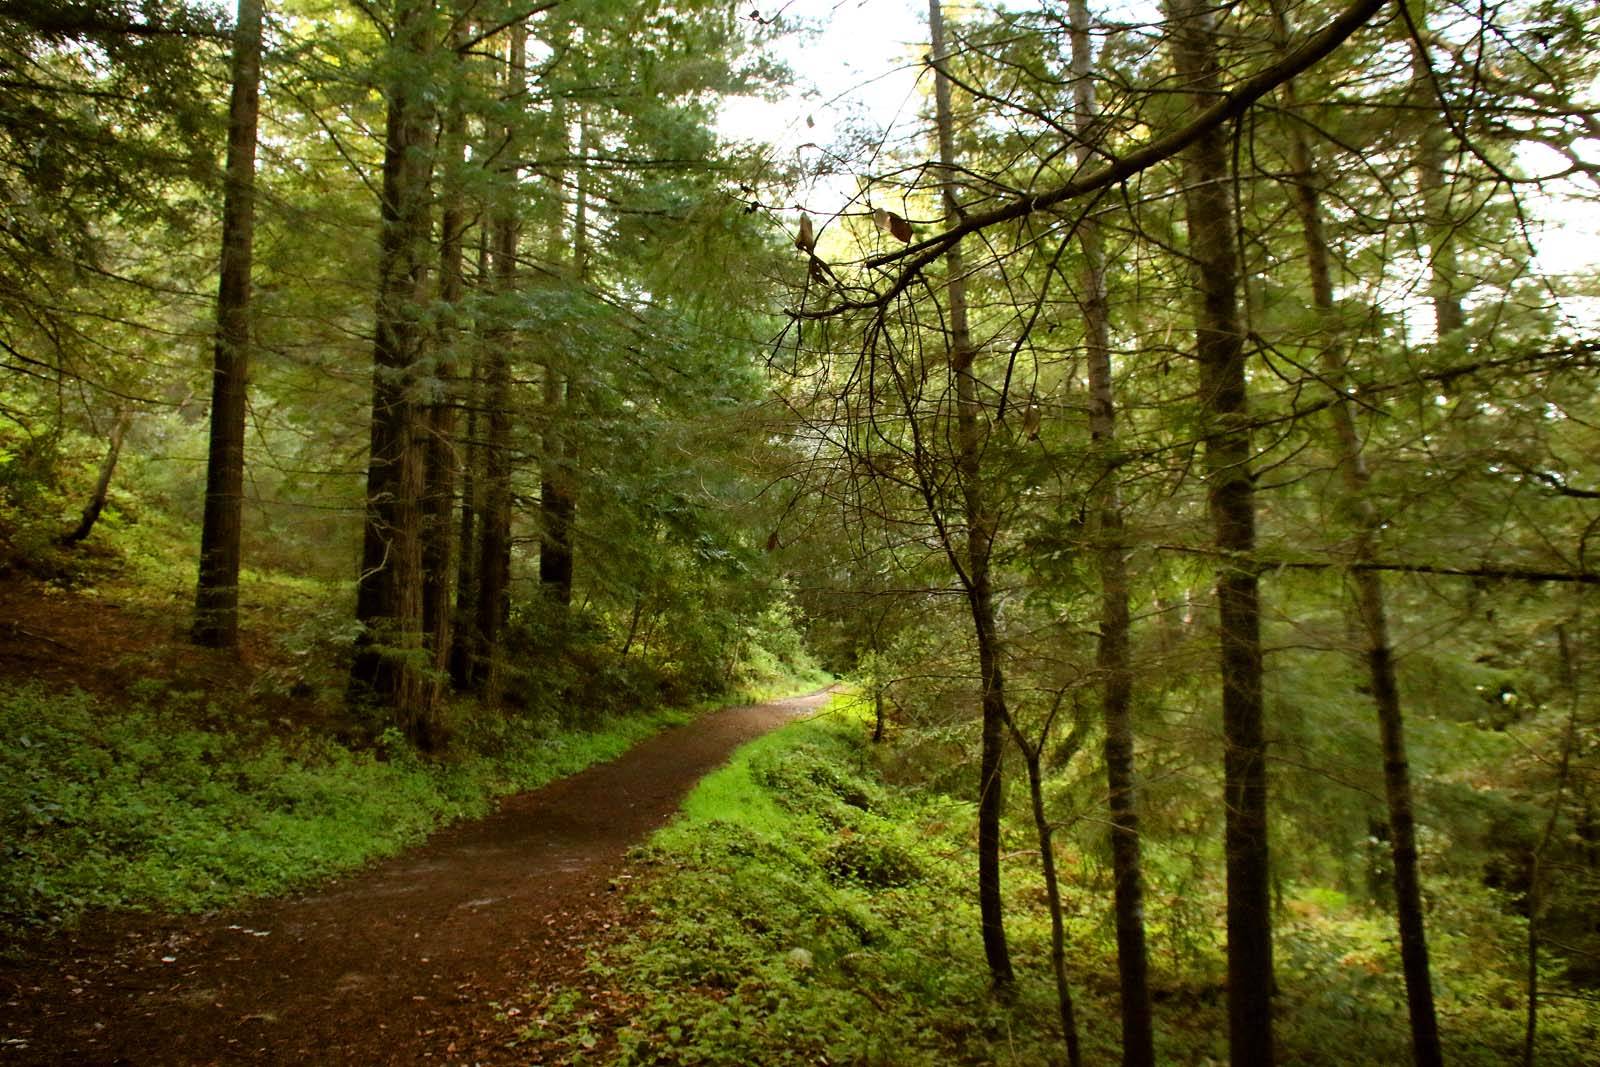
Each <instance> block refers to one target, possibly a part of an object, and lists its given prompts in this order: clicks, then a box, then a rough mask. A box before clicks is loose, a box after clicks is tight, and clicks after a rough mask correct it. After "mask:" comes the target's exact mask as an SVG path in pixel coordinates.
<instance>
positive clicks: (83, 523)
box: [56, 410, 133, 546]
mask: <svg viewBox="0 0 1600 1067" xmlns="http://www.w3.org/2000/svg"><path fill="white" fill-rule="evenodd" d="M132 422H133V415H132V414H131V413H130V412H128V411H126V410H123V411H119V412H117V421H116V422H115V423H113V424H112V426H111V437H110V439H109V440H108V441H107V442H106V458H105V459H103V460H101V461H100V473H99V475H98V476H97V477H96V478H95V480H94V492H92V493H90V494H89V502H88V503H87V504H85V505H84V506H83V512H82V514H80V515H79V516H78V525H76V526H74V527H73V528H72V529H70V530H68V531H67V532H66V533H64V534H62V535H61V536H60V537H58V538H56V544H58V545H62V546H71V545H75V544H77V543H79V542H80V541H82V540H83V539H84V538H86V537H88V536H89V534H90V532H91V531H92V530H93V529H94V524H95V523H97V522H99V521H100V513H101V512H102V511H104V510H105V508H106V496H107V494H109V493H110V492H111V476H112V475H114V474H115V473H116V472H117V460H118V459H119V458H120V457H121V456H122V439H123V438H124V437H126V436H127V435H128V427H129V426H130V425H131V424H132Z"/></svg>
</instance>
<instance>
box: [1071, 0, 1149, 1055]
mask: <svg viewBox="0 0 1600 1067" xmlns="http://www.w3.org/2000/svg"><path fill="white" fill-rule="evenodd" d="M1068 10H1069V17H1070V18H1071V23H1072V26H1071V33H1072V77H1073V103H1074V127H1075V131H1076V133H1077V134H1078V147H1077V150H1076V155H1077V160H1078V165H1079V166H1080V167H1083V166H1087V165H1088V162H1089V159H1090V156H1091V153H1092V145H1094V143H1095V142H1096V141H1097V140H1098V133H1097V120H1098V118H1099V104H1098V102H1097V100H1096V99H1095V89H1094V79H1093V77H1092V75H1091V64H1092V60H1093V56H1092V52H1091V49H1092V46H1091V44H1090V41H1089V5H1088V3H1087V2H1086V0H1071V2H1070V4H1069V6H1068ZM1078 241H1079V244H1080V246H1081V247H1082V249H1083V258H1084V264H1085V266H1084V273H1085V275H1086V277H1085V278H1084V283H1083V291H1084V293H1085V298H1084V300H1083V302H1082V309H1083V323H1084V348H1085V355H1086V361H1087V363H1088V373H1089V434H1090V438H1091V440H1092V441H1093V442H1094V448H1095V451H1096V453H1097V455H1098V456H1099V461H1100V462H1099V482H1098V485H1099V491H1098V496H1099V500H1098V501H1097V502H1096V506H1095V511H1096V525H1097V527H1098V529H1097V531H1096V532H1097V535H1098V538H1097V539H1098V546H1097V548H1096V552H1095V555H1096V563H1097V564H1098V566H1099V570H1100V641H1099V648H1098V651H1097V655H1096V667H1097V668H1098V670H1099V672H1100V684H1101V706H1102V710H1103V714H1104V719H1105V748H1104V752H1105V764H1106V787H1107V792H1106V796H1107V806H1108V809H1109V813H1110V824H1111V869H1112V876H1113V881H1114V893H1113V895H1114V908H1115V913H1116V929H1117V971H1118V979H1119V984H1120V990H1121V996H1122V1062H1123V1064H1124V1065H1126V1067H1151V1065H1153V1064H1154V1063H1155V1037H1154V1030H1153V1021H1152V1018H1151V1006H1150V963H1149V955H1148V952H1147V949H1146V947H1145V936H1144V872H1143V865H1142V859H1141V856H1140V847H1139V814H1138V812H1139V809H1138V798H1137V792H1136V790H1137V778H1136V775H1135V770H1134V740H1133V718H1132V706H1133V669H1132V667H1131V665H1130V662H1129V651H1128V632H1129V628H1130V627H1129V612H1128V597H1129V591H1128V559H1127V545H1126V542H1125V539H1124V535H1123V522H1122V501H1121V498H1120V494H1119V492H1118V488H1117V480H1118V478H1119V477H1120V476H1121V475H1120V470H1119V468H1120V460H1119V458H1118V456H1117V441H1116V399H1115V394H1114V390H1113V387H1112V381H1111V341H1110V314H1109V308H1108V306H1107V297H1106V262H1105V260H1106V254H1105V239H1104V236H1103V235H1102V234H1101V232H1100V226H1099V224H1098V223H1096V222H1095V220H1094V219H1093V218H1085V219H1083V221H1082V222H1080V223H1079V225H1078Z"/></svg>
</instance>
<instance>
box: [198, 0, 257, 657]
mask: <svg viewBox="0 0 1600 1067" xmlns="http://www.w3.org/2000/svg"><path fill="white" fill-rule="evenodd" d="M261 9H262V0H239V16H238V18H239V21H238V25H237V26H235V27H234V31H233V95H232V98H231V100H230V102H229V104H228V159H227V163H226V168H227V169H226V172H225V177H224V185H223V198H222V263H221V280H220V281H219V282H218V285H217V340H216V345H215V348H214V352H213V356H212V359H213V370H212V374H211V441H210V448H209V453H208V455H207V459H206V502H205V515H204V518H203V519H202V520H201V525H200V576H199V581H198V582H197V583H196V586H195V604H194V626H193V629H192V630H191V631H190V636H191V637H192V638H193V639H194V642H195V643H196V644H199V645H205V646H207V647H210V648H232V647H233V646H235V645H237V644H238V643H239V564H240V550H239V537H240V534H241V526H242V516H243V511H244V423H245V404H246V399H247V393H248V381H249V373H250V259H251V248H252V243H253V239H254V236H255V185H256V119H257V116H258V115H259V113H260V86H261V17H262V10H261Z"/></svg>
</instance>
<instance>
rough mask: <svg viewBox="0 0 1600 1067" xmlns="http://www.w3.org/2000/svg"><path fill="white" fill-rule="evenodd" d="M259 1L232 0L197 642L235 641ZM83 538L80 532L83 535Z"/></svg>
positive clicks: (258, 73)
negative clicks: (235, 9)
mask: <svg viewBox="0 0 1600 1067" xmlns="http://www.w3.org/2000/svg"><path fill="white" fill-rule="evenodd" d="M261 18H262V0H239V14H238V25H237V26H235V27H234V31H233V94H232V98H231V100H230V102H229V104H228V159H227V163H226V168H227V169H226V172H225V177H224V180H223V181H224V185H223V201H222V262H221V270H220V273H221V279H220V281H219V282H218V285H217V339H216V345H215V347H214V351H213V356H212V360H213V370H212V374H211V440H210V445H209V452H208V455H207V460H206V501H205V514H204V517H203V518H202V520H201V524H200V575H199V580H198V581H197V583H196V585H195V605H194V626H193V628H192V629H191V631H190V636H191V637H192V638H193V640H194V642H195V643H196V644H198V645H205V646H207V647H210V648H232V647H234V646H235V645H237V644H238V643H239V565H240V548H239V538H240V535H241V533H242V526H243V522H242V516H243V512H244V424H245V408H246V401H247V396H248V391H249V373H250V260H251V249H252V242H253V239H254V236H255V179H256V120H257V117H258V115H259V113H260V86H261ZM85 533H87V531H85Z"/></svg>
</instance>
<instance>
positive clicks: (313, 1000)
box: [0, 693, 827, 1065]
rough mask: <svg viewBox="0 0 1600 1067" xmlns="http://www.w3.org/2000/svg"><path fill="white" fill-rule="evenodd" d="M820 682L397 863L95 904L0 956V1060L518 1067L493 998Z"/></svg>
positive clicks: (539, 986)
mask: <svg viewBox="0 0 1600 1067" xmlns="http://www.w3.org/2000/svg"><path fill="white" fill-rule="evenodd" d="M826 699H827V694H826V693H821V694H813V695H811V696H806V697H793V698H789V699H787V700H779V701H774V702H772V703H769V704H760V705H755V706H752V707H740V708H728V709H725V710H722V711H719V712H715V713H712V714H710V715H707V716H705V717H704V718H701V719H699V720H697V721H696V722H693V723H690V724H689V725H687V726H681V727H678V728H676V729H673V730H669V731H667V732H664V733H662V734H659V735H657V736H656V737H654V738H651V739H650V740H648V741H645V742H643V743H641V744H640V745H638V746H637V747H635V748H634V749H632V750H631V751H629V752H628V753H627V754H625V755H624V756H622V757H621V758H620V759H617V760H615V761H613V762H611V763H608V764H604V765H602V766H599V767H593V768H591V769H589V770H587V771H585V772H583V773H581V774H578V775H574V776H573V777H571V778H567V779H564V780H562V781H559V782H555V783H553V784H551V785H549V786H547V787H545V788H544V789H541V790H538V791H537V792H534V793H528V794H524V795H522V796H519V797H514V798H512V799H510V800H508V801H506V802H505V803H504V804H503V805H502V806H501V808H500V810H499V811H498V812H497V813H496V814H494V815H491V816H490V817H488V818H486V819H483V820H480V821H478V822H474V823H467V824H461V825H457V826H454V827H451V828H449V829H446V830H444V831H442V832H440V833H439V834H437V835H435V836H434V838H433V839H432V840H430V841H429V842H428V843H426V844H425V845H423V846H421V847H420V848H417V849H415V850H413V851H412V852H410V853H407V854H406V855H404V856H401V857H398V858H396V859H394V860H391V861H388V862H386V863H383V864H380V865H378V866H375V867H373V868H371V869H369V870H367V871H365V872H363V873H360V874H358V875H354V876H351V877H347V878H345V879H342V880H340V881H337V882H334V883H333V884H330V885H328V886H326V887H324V888H323V889H322V890H320V891H319V892H316V893H313V894H310V895H306V896H302V897H298V898H293V899H286V900H273V901H268V902H265V903H262V904H260V905H258V906H256V907H252V908H247V909H244V910H241V911H238V912H233V913H226V914H219V915H213V916H207V917H204V918H199V919H184V920H167V921H160V922H151V921H149V920H144V921H141V920H140V919H138V918H137V917H130V916H114V917H101V918H99V919H96V920H91V921H90V922H88V923H86V924H85V925H84V926H83V927H82V928H80V929H79V930H77V931H76V932H74V933H73V934H71V935H69V936H65V937H63V938H61V939H59V940H57V941H56V942H53V943H51V944H48V945H46V946H43V947H42V949H43V951H42V954H40V955H37V956H35V957H34V958H33V959H31V960H30V962H28V963H27V964H25V965H22V966H20V967H18V966H5V967H3V968H0V990H3V993H0V995H4V996H5V997H6V1002H5V1003H4V1005H0V1062H4V1063H16V1064H75V1065H76V1064H82V1065H91V1064H213V1063H217V1064H224V1063H283V1064H289V1063H294V1064H304V1063H340V1064H418V1063H451V1064H456V1063H462V1064H500V1063H529V1062H538V1061H537V1060H536V1059H533V1060H530V1058H529V1056H530V1051H529V1050H527V1049H518V1048H510V1047H508V1043H510V1042H511V1041H512V1040H513V1039H514V1038H515V1036H516V1035H517V1033H518V1031H519V1030H521V1029H522V1028H523V1027H524V1026H526V1025H527V1023H528V1022H529V1021H530V1020H529V1019H528V1018H527V1017H526V1016H525V1015H523V1014H522V1013H521V1011H516V1012H514V1013H513V1014H510V1015H507V1014H506V1009H508V1008H516V1007H517V1006H519V1005H526V1004H527V1003H529V1001H530V998H531V999H533V1000H534V1001H537V1000H538V999H539V998H540V996H541V994H542V993H547V992H548V991H550V990H552V989H555V988H559V987H562V986H574V987H576V985H577V984H579V983H580V982H581V974H580V971H581V968H582V961H583V955H584V951H585V949H586V948H587V947H588V946H589V945H590V944H591V943H593V942H595V941H597V940H601V939H604V938H606V937H608V936H611V935H612V933H613V932H614V927H615V925H616V924H617V923H618V922H619V921H621V919H622V917H623V914H624V913H623V910H622V908H621V907H620V905H619V902H618V901H617V894H616V893H615V892H614V890H615V889H616V888H617V887H618V886H619V884H621V883H622V882H624V881H626V880H627V878H628V877H630V875H629V874H628V872H627V870H626V864H625V853H626V851H627V849H628V847H629V846H630V845H632V844H634V843H635V842H637V841H639V840H640V839H642V838H643V837H644V836H645V835H646V834H648V833H649V832H650V831H651V830H652V829H654V828H655V827H657V826H659V825H660V824H661V823H663V822H665V821H666V819H667V818H668V817H669V816H670V815H671V814H672V813H673V812H674V811H675V810H676V808H677V806H678V803H679V801H680V800H681V799H682V797H683V795H684V794H685V793H686V792H687V791H688V789H689V787H690V786H691V785H693V784H694V783H695V782H696V781H697V780H698V779H699V778H700V777H701V776H702V775H704V774H705V773H707V772H708V771H710V770H712V769H714V768H715V767H717V766H718V765H719V764H720V763H722V762H723V761H724V760H725V759H726V758H727V756H728V755H729V754H730V753H731V752H732V751H733V749H734V748H735V747H737V746H738V745H740V744H742V743H743V742H745V741H748V740H750V739H752V738H754V737H756V736H758V735H760V734H761V733H763V732H765V731H767V730H770V729H772V728H773V727H775V726H778V725H780V724H781V723H783V722H785V721H787V720H789V719H791V718H793V717H794V716H796V715H797V714H799V713H801V712H804V711H806V710H808V709H811V708H815V707H817V706H818V705H820V704H821V703H823V702H824V701H825V700H826Z"/></svg>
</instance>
